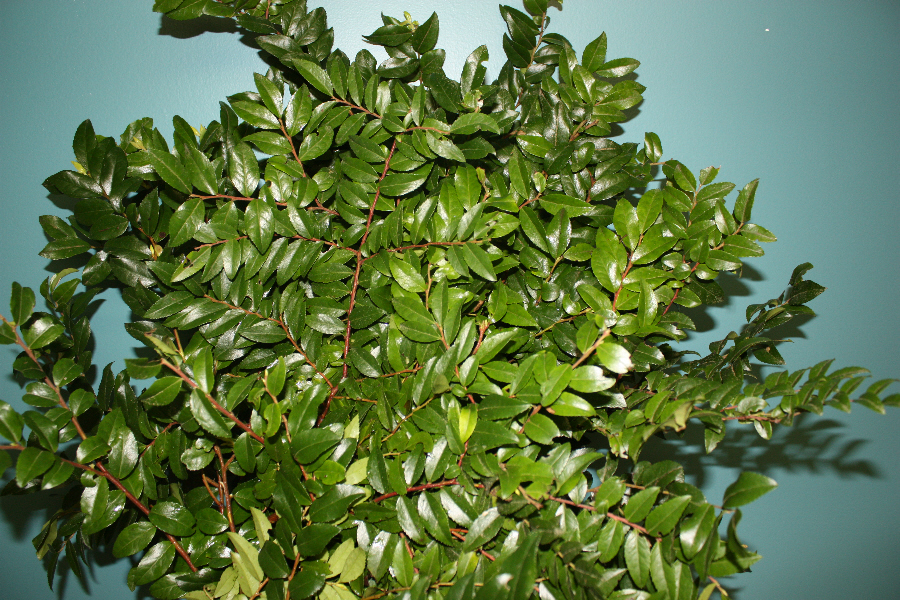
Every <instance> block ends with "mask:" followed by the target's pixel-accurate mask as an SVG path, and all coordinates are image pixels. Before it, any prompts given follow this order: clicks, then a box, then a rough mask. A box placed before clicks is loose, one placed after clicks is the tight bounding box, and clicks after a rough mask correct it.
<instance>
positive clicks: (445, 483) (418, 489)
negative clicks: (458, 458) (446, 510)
mask: <svg viewBox="0 0 900 600" xmlns="http://www.w3.org/2000/svg"><path fill="white" fill-rule="evenodd" d="M448 485H459V481H457V480H456V479H448V480H447V481H439V482H437V483H426V484H425V485H417V486H414V487H411V488H406V493H407V494H412V493H413V492H421V491H422V490H434V489H437V488H442V487H447V486H448ZM399 495H400V494H398V493H397V492H388V493H387V494H384V495H381V496H378V497H377V498H375V499H374V500H372V502H374V503H378V502H381V501H382V500H387V499H388V498H393V497H394V496H399Z"/></svg>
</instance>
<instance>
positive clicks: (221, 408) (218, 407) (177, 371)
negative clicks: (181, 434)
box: [160, 358, 266, 446]
mask: <svg viewBox="0 0 900 600" xmlns="http://www.w3.org/2000/svg"><path fill="white" fill-rule="evenodd" d="M160 361H161V363H162V365H163V366H164V367H168V368H169V370H171V371H172V372H173V373H175V374H176V375H178V376H179V377H181V380H182V381H184V382H185V383H187V384H188V385H189V386H190V387H191V389H192V390H195V389H197V388H199V387H200V386H199V385H197V384H196V383H195V382H194V380H193V379H191V378H190V377H188V376H187V374H186V373H185V372H184V371H182V370H181V369H179V368H178V367H176V366H175V365H173V364H172V363H170V362H169V361H167V360H166V359H164V358H162V359H160ZM204 395H205V396H206V399H207V400H209V402H210V404H212V405H213V408H215V409H216V410H217V411H219V412H220V413H222V415H223V416H226V417H228V418H229V419H231V420H232V421H233V422H234V424H235V425H237V426H238V427H240V428H241V429H243V430H244V431H246V432H247V434H248V435H249V436H250V437H252V438H253V439H254V440H256V441H257V442H259V443H260V444H262V445H264V446H265V444H266V440H265V439H264V438H263V437H262V436H260V435H259V434H258V433H256V432H255V431H253V430H252V429H251V428H250V426H249V425H247V424H246V423H244V422H243V421H241V420H240V419H238V418H237V417H236V416H234V414H233V413H232V412H231V411H229V410H228V409H227V408H225V407H224V406H222V405H221V404H219V403H218V402H216V399H215V398H213V397H212V396H211V395H209V394H207V393H205V392H204Z"/></svg>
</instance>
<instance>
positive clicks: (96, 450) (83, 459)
mask: <svg viewBox="0 0 900 600" xmlns="http://www.w3.org/2000/svg"><path fill="white" fill-rule="evenodd" d="M107 452H109V444H107V443H106V440H103V439H101V438H100V437H99V436H96V435H95V436H91V437H89V438H87V439H86V440H84V441H83V442H81V444H79V445H78V450H77V451H76V452H75V459H76V460H77V461H78V462H80V463H82V464H88V463H92V462H94V461H95V460H97V459H98V458H100V457H103V456H106V453H107Z"/></svg>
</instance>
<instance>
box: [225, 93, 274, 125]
mask: <svg viewBox="0 0 900 600" xmlns="http://www.w3.org/2000/svg"><path fill="white" fill-rule="evenodd" d="M231 108H233V109H234V112H235V113H236V114H237V116H239V117H240V118H242V119H243V120H245V121H246V122H248V123H250V124H251V125H253V126H254V127H258V128H260V129H278V128H279V127H280V124H279V123H278V117H276V116H275V115H274V114H272V112H271V111H270V110H269V109H268V108H266V107H265V106H263V105H262V104H259V103H257V102H250V101H247V100H240V101H238V102H232V103H231Z"/></svg>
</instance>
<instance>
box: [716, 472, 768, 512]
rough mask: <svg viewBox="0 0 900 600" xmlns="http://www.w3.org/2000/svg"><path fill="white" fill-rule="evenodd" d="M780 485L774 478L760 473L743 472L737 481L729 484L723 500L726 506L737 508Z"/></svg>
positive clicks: (723, 504)
mask: <svg viewBox="0 0 900 600" xmlns="http://www.w3.org/2000/svg"><path fill="white" fill-rule="evenodd" d="M776 487H778V484H777V483H776V482H775V480H774V479H771V478H769V477H766V476H765V475H760V474H758V473H751V472H744V473H741V475H740V477H738V479H737V481H735V482H734V483H732V484H731V485H729V486H728V488H727V489H726V490H725V495H724V497H723V500H722V506H723V507H725V508H737V507H738V506H743V505H744V504H748V503H750V502H753V501H754V500H756V499H757V498H759V497H760V496H763V495H765V494H768V493H769V492H771V491H772V490H774V489H775V488H776Z"/></svg>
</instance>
